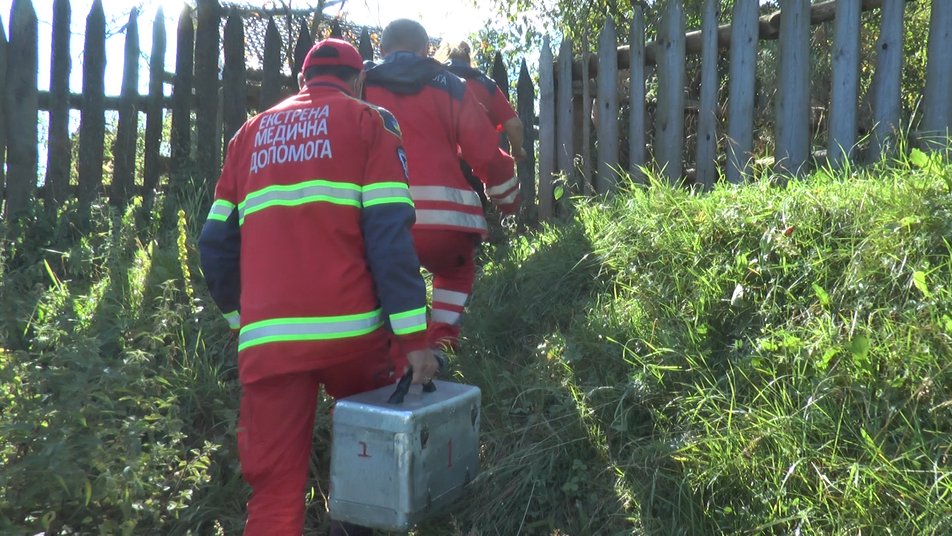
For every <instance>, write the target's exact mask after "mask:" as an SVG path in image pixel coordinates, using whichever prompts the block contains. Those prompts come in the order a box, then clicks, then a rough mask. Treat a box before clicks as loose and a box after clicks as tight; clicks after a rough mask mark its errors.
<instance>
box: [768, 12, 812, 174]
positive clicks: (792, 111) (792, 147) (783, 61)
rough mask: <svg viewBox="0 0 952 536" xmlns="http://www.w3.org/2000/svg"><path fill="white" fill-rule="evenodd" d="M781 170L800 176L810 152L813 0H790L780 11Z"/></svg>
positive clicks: (777, 162) (776, 158)
mask: <svg viewBox="0 0 952 536" xmlns="http://www.w3.org/2000/svg"><path fill="white" fill-rule="evenodd" d="M776 68H777V94H778V97H777V110H776V113H777V126H776V138H777V147H776V152H775V156H774V167H775V169H776V170H777V171H782V172H785V173H792V174H794V175H800V174H802V172H803V168H804V165H805V164H806V163H807V159H808V158H809V153H810V0H788V1H787V2H786V3H784V4H783V9H782V11H781V12H780V60H779V62H778V63H777V66H776Z"/></svg>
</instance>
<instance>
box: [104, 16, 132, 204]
mask: <svg viewBox="0 0 952 536" xmlns="http://www.w3.org/2000/svg"><path fill="white" fill-rule="evenodd" d="M138 18H139V11H138V10H137V9H133V10H132V12H131V13H130V14H129V23H128V24H127V25H126V47H125V64H124V66H123V69H122V93H121V95H122V98H121V99H120V103H121V104H120V105H119V122H118V124H117V125H116V142H115V145H114V147H115V148H114V150H113V160H114V162H115V165H114V167H113V174H112V192H111V196H110V201H111V203H112V204H113V205H116V206H125V204H126V203H127V202H128V201H129V197H130V196H131V195H132V191H133V188H134V186H135V166H136V137H137V136H138V130H139V128H138V126H139V111H138V110H137V109H136V104H135V100H134V98H135V97H136V96H138V94H139V23H138Z"/></svg>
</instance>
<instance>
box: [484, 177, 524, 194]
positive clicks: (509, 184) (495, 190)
mask: <svg viewBox="0 0 952 536" xmlns="http://www.w3.org/2000/svg"><path fill="white" fill-rule="evenodd" d="M517 184H519V180H518V179H517V178H516V177H513V178H511V179H509V180H507V181H506V182H504V183H502V184H500V185H498V186H492V187H490V188H487V189H486V193H487V194H489V195H491V196H496V195H502V194H504V193H506V192H508V191H509V190H512V189H513V188H515V187H516V185H517Z"/></svg>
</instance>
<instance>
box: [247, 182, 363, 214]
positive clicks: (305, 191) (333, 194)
mask: <svg viewBox="0 0 952 536" xmlns="http://www.w3.org/2000/svg"><path fill="white" fill-rule="evenodd" d="M317 201H324V202H328V203H334V204H338V205H350V206H354V207H359V206H360V187H359V186H357V185H356V184H348V183H334V182H330V181H322V180H316V181H307V182H302V183H300V184H291V185H287V186H284V185H282V186H269V187H268V188H264V189H262V190H258V191H256V192H252V193H250V194H248V196H247V197H245V200H244V201H242V202H241V203H239V204H238V219H239V220H242V221H244V219H245V217H246V216H248V215H249V214H251V213H254V212H257V211H259V210H262V209H264V208H267V207H269V206H282V207H293V206H298V205H303V204H306V203H313V202H317Z"/></svg>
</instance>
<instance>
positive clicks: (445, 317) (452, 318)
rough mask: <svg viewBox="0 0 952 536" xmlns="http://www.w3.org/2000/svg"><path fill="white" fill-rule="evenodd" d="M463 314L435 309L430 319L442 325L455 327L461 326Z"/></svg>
mask: <svg viewBox="0 0 952 536" xmlns="http://www.w3.org/2000/svg"><path fill="white" fill-rule="evenodd" d="M462 316H463V315H462V314H460V313H457V312H456V311H447V310H446V309H436V308H434V309H433V315H432V316H431V317H430V319H431V320H433V322H438V323H440V324H450V325H451V326H455V325H457V324H459V321H460V318H462Z"/></svg>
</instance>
